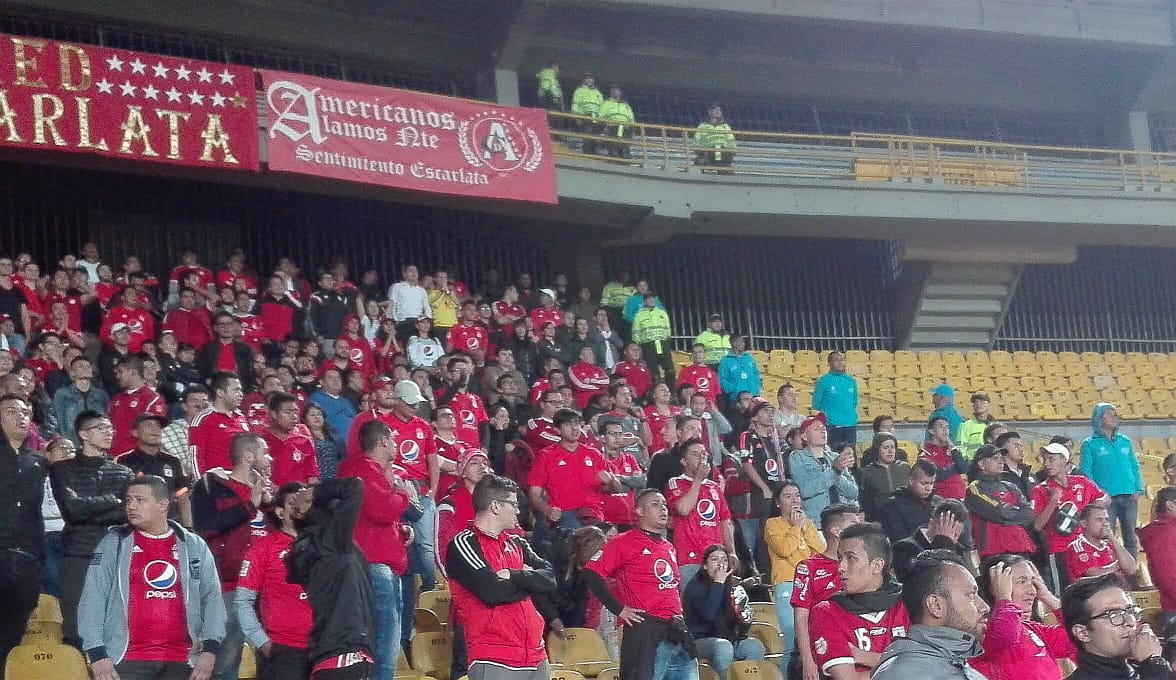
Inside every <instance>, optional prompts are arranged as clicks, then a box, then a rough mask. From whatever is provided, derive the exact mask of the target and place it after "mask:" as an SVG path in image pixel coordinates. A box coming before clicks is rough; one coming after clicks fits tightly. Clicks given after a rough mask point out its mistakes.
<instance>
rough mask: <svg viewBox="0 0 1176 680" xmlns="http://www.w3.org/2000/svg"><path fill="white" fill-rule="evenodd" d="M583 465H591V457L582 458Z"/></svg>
mask: <svg viewBox="0 0 1176 680" xmlns="http://www.w3.org/2000/svg"><path fill="white" fill-rule="evenodd" d="M584 465H586V466H588V467H592V459H591V458H584Z"/></svg>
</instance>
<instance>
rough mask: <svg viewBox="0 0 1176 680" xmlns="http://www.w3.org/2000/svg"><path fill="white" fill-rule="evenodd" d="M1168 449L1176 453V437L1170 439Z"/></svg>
mask: <svg viewBox="0 0 1176 680" xmlns="http://www.w3.org/2000/svg"><path fill="white" fill-rule="evenodd" d="M1168 449H1170V450H1172V451H1176V437H1168Z"/></svg>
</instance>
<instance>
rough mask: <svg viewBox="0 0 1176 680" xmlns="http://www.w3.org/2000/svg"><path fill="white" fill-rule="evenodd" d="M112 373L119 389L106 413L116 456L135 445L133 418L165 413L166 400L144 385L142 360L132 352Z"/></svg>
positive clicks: (112, 450)
mask: <svg viewBox="0 0 1176 680" xmlns="http://www.w3.org/2000/svg"><path fill="white" fill-rule="evenodd" d="M114 376H115V379H116V380H117V381H118V386H119V387H121V388H122V389H123V391H122V392H120V393H118V394H116V395H114V397H113V398H112V399H111V400H110V405H109V406H107V407H106V412H107V415H109V416H110V423H111V424H112V425H113V426H114V439H113V441H111V443H110V451H111V452H112V453H113V454H114V455H120V454H123V453H126V452H127V451H130V450H131V449H133V448H135V420H136V419H137V418H138V417H139V416H141V415H143V414H145V413H149V414H151V415H153V416H165V415H167V402H166V401H165V400H164V398H163V397H162V396H160V394H159V393H158V392H156V391H155V390H153V389H151V388H150V387H148V386H147V381H146V380H145V379H144V377H143V360H142V359H141V358H139V357H138V356H135V355H134V354H130V355H128V356H127V357H125V358H124V359H122V360H121V361H119V362H118V365H117V366H116V367H115V369H114Z"/></svg>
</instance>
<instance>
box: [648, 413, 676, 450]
mask: <svg viewBox="0 0 1176 680" xmlns="http://www.w3.org/2000/svg"><path fill="white" fill-rule="evenodd" d="M680 415H682V409H680V408H678V407H677V406H671V407H670V412H669V413H668V414H662V413H658V412H657V408H656V407H654V406H646V407H645V418H646V420H647V421H649V431H650V433H652V434H653V442H651V443H650V445H649V450H650V451H661V450H662V449H664V448H666V438H665V437H663V436H662V429H663V428H664V427H665V426H666V421H668V420H673V419H674V418H676V417H677V416H680Z"/></svg>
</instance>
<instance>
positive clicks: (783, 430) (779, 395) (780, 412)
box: [773, 383, 865, 466]
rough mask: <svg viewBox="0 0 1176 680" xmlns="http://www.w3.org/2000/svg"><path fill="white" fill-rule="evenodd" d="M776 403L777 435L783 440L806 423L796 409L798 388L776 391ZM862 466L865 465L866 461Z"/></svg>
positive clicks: (786, 384) (790, 385) (783, 387)
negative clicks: (790, 432) (790, 431)
mask: <svg viewBox="0 0 1176 680" xmlns="http://www.w3.org/2000/svg"><path fill="white" fill-rule="evenodd" d="M776 403H777V406H776V414H775V417H774V418H773V420H774V421H775V423H776V434H777V435H778V436H779V437H780V439H781V440H783V439H784V437H785V436H786V435H787V434H788V431H789V430H791V429H793V428H797V427H800V424H801V423H802V422H804V414H803V413H801V412H800V411H798V410H797V408H796V388H795V387H794V386H793V385H792V383H784V384H783V385H781V386H780V389H778V390H776ZM862 465H863V466H864V465H865V462H864V461H863V463H862Z"/></svg>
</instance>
